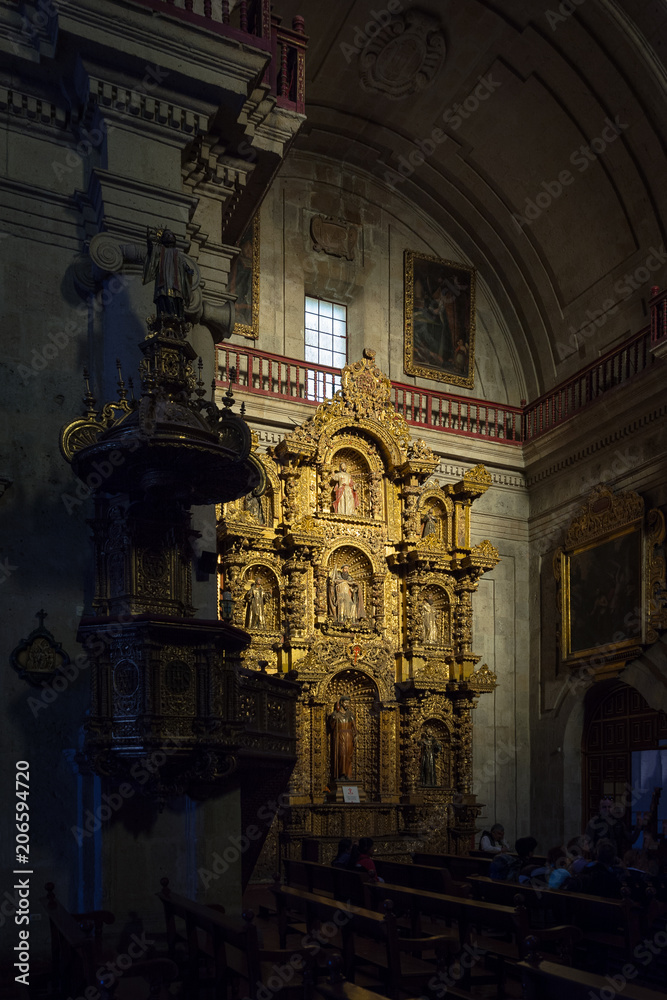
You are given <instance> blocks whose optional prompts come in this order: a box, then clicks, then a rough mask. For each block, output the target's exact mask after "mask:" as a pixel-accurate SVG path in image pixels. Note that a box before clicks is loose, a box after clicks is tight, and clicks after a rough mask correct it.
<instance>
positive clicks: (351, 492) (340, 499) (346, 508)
mask: <svg viewBox="0 0 667 1000" xmlns="http://www.w3.org/2000/svg"><path fill="white" fill-rule="evenodd" d="M331 478H332V480H333V482H334V483H335V484H336V485H335V487H334V502H333V509H334V512H335V513H336V514H355V513H356V510H357V507H358V506H359V497H358V496H357V489H356V486H355V485H354V481H353V479H352V476H351V475H350V473H349V472H348V471H347V465H346V464H345V462H341V463H340V466H339V468H338V472H334V474H333V476H332V477H331Z"/></svg>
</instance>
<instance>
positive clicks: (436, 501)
mask: <svg viewBox="0 0 667 1000" xmlns="http://www.w3.org/2000/svg"><path fill="white" fill-rule="evenodd" d="M452 507H453V505H452V502H451V500H448V498H447V497H443V496H442V495H440V493H439V491H438V492H435V491H432V492H429V493H427V494H424V495H423V496H422V498H421V500H420V503H419V519H420V532H421V537H422V538H430V537H432V538H434V539H435V541H436V542H437V543H438V544H439V545H446V546H449V545H451V543H452Z"/></svg>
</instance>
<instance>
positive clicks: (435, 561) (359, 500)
mask: <svg viewBox="0 0 667 1000" xmlns="http://www.w3.org/2000/svg"><path fill="white" fill-rule="evenodd" d="M256 457H258V458H259V460H260V461H261V462H262V464H263V466H264V469H265V474H266V484H265V487H264V491H263V494H262V495H261V496H258V495H256V493H257V491H256V493H255V495H251V496H248V497H245V498H243V499H241V500H238V501H235V502H233V503H228V504H226V505H224V507H223V508H221V513H222V517H221V519H220V526H219V538H220V551H221V588H222V590H223V592H226V594H225V599H226V600H227V602H229V600H230V598H231V600H232V602H233V612H232V614H233V623H234V624H235V625H238V626H241V627H245V628H246V629H247V630H248V631H249V632H250V634H251V635H252V642H251V644H250V646H249V648H248V649H247V650H246V651H245V653H244V654H242V655H243V660H244V666H246V667H250V668H253V669H256V670H262V671H268V672H269V673H277V674H282V675H283V676H285V677H288V678H289V679H290V680H297V681H298V683H299V684H300V687H301V694H300V697H299V701H298V705H297V736H298V741H297V763H296V766H295V768H294V771H293V773H292V776H291V781H290V784H289V789H288V794H287V798H286V799H285V800H284V801H287V799H288V800H289V804H288V805H287V806H286V808H285V809H284V810H282V816H281V818H280V821H279V823H280V829H276V828H275V826H276V824H274V830H273V831H272V836H271V837H270V838H269V841H268V842H267V848H266V850H267V851H268V852H272V851H273V850H275V849H277V847H278V844H277V843H276V838H278V839H279V840H280V843H281V846H282V851H283V853H287V854H288V855H290V856H293V857H300V856H301V850H302V841H303V840H304V839H307V838H312V837H317V838H319V839H320V842H323V843H324V844H329V845H331V846H332V845H333V844H334V842H335V841H336V840H337V839H338V838H339V837H341V836H348V835H349V836H353V837H357V836H361V835H369V836H373V837H374V838H375V839H376V848H377V850H378V852H381V853H382V854H384V855H391V854H401V853H404V852H406V851H408V850H410V849H415V846H416V845H417V844H424V842H427V843H429V844H430V845H431V846H433V847H436V846H437V847H439V848H440V849H450V850H459V849H467V848H468V846H469V843H470V838H471V836H472V834H473V833H474V830H475V820H476V817H477V815H478V813H479V810H480V806H479V805H476V803H475V796H474V794H473V792H472V710H473V708H474V706H475V704H476V700H477V698H478V696H479V695H480V694H481V693H483V692H485V691H491V690H493V688H494V686H495V680H496V679H495V676H494V675H493V674H492V673H491V671H489V669H488V668H487V667H486V666H482V667H481V668H479V669H478V670H475V664H476V663H477V661H478V659H479V657H477V656H475V654H474V652H473V648H472V595H473V592H474V591H475V589H476V588H477V585H478V581H479V578H480V576H481V575H482V573H484V572H486V571H487V570H489V569H491V568H492V567H493V566H494V565H495V564H496V563H497V562H498V558H499V557H498V553H497V551H496V549H495V548H494V547H493V545H492V544H491V543H490V542H488V541H484V542H482V543H481V544H479V545H476V546H471V544H470V516H471V508H472V504H473V502H474V501H475V500H476V499H477V497H479V496H481V495H482V494H483V493H485V492H486V490H487V489H488V487H489V484H490V482H491V478H490V476H489V475H488V473H487V472H486V471H485V469H484V468H483V467H482V466H477V467H476V468H474V469H472V470H471V471H470V472H468V473H466V475H465V476H464V477H463V479H462V480H461V481H460V482H458V483H456V484H454V485H449V484H448V485H445V486H442V487H441V486H439V485H438V484H437V483H436V482H435V481H434V480H433V479H432V478H431V477H432V475H433V473H434V472H435V470H436V468H437V465H438V460H437V458H436V457H435V455H434V454H433V452H432V451H431V449H430V448H429V447H427V446H426V444H425V443H424V442H423V441H422V440H413V439H412V437H411V434H410V429H409V427H408V425H407V423H406V422H405V420H404V419H403V417H402V416H400V415H399V414H397V413H396V411H395V410H394V408H393V406H392V403H391V383H390V382H389V380H388V379H387V378H386V376H385V375H384V374H383V373H382V372H381V371H380V370H379V368H378V367H377V366H376V364H375V361H374V352H373V351H368V350H367V351H364V357H363V359H362V360H360V361H358V362H356V363H354V364H350V365H348V366H347V367H346V368H345V369H344V370H343V373H342V388H341V389H340V390H339V391H338V392H337V393H336V395H335V396H334V398H333V399H332V400H330V401H327V402H323V403H322V404H321V405H320V406H319V407H318V409H317V411H316V412H315V414H314V415H313V416H312V417H310V418H309V419H307V420H306V421H305V423H304V424H303V425H302V426H301V427H298V428H296V429H295V430H294V431H293V432H291V433H290V434H288V435H287V436H286V437H285V439H284V440H283V441H281V442H280V444H279V445H278V446H277V447H275V448H272V449H270V450H269V451H268V452H267V453H266V454H264V455H261V456H256ZM345 696H347V697H348V698H349V705H348V706H347V708H348V710H349V711H350V712H351V718H352V720H353V723H352V728H353V729H354V730H355V735H354V740H349V745H348V758H350V759H349V766H348V767H347V770H348V771H349V773H347V774H343V775H341V774H336V773H335V769H334V759H336V760H338V757H339V755H337V754H335V753H334V751H333V744H334V740H336V739H337V738H338V736H337V732H336V715H335V709H336V708H337V707H338V706H339V702H340V700H341V699H342V698H343V697H345ZM343 707H345V706H343ZM243 711H245V712H246V713H248V714H252V712H253V707H252V702H248V704H247V705H245V704H244V705H243ZM340 766H342V765H338V767H340ZM350 789H351V791H350ZM357 798H358V801H356V799H357ZM350 799H353V800H355V801H350ZM327 854H328V852H327V851H326V850H325V851H324V852H323V856H325V857H326V856H327ZM265 861H266V863H267V864H269V862H270V858H269V857H267V856H266V855H265ZM272 863H273V864H275V860H273V862H272Z"/></svg>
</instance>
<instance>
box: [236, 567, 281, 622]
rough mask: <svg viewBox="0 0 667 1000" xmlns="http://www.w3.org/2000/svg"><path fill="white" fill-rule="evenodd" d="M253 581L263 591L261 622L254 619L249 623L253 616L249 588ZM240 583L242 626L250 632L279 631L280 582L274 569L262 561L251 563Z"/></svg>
mask: <svg viewBox="0 0 667 1000" xmlns="http://www.w3.org/2000/svg"><path fill="white" fill-rule="evenodd" d="M255 581H257V583H258V584H259V586H260V588H261V590H262V592H263V602H262V603H263V615H264V622H263V624H257V622H256V620H255V622H254V623H251V619H252V618H253V611H252V609H253V601H252V594H251V590H252V586H253V584H254V582H255ZM241 585H242V591H243V596H242V600H243V613H242V618H243V626H242V627H243V628H246V629H248V631H250V632H255V631H260V632H280V628H281V616H280V604H281V600H280V582H279V580H278V577H277V575H276V572H275V570H274V569H273V568H272V567H270V566H266V565H264V564H263V563H251V564H250V565H249V566H247V567H246V568H245V570H244V572H243V576H242V578H241ZM255 607H256V602H255ZM255 614H256V613H255Z"/></svg>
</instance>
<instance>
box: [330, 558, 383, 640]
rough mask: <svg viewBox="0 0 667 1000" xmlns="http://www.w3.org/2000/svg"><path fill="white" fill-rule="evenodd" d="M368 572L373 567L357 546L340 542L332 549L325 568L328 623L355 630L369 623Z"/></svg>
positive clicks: (370, 571)
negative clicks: (338, 545)
mask: <svg viewBox="0 0 667 1000" xmlns="http://www.w3.org/2000/svg"><path fill="white" fill-rule="evenodd" d="M372 576H373V567H372V566H371V563H370V561H369V559H368V558H367V556H366V555H365V554H364V553H363V552H361V551H360V550H359V549H357V548H355V547H354V546H352V545H343V546H340V547H339V548H337V549H335V550H334V552H332V554H331V556H330V558H329V564H328V570H327V613H328V619H329V622H330V624H331V625H333V626H335V627H339V628H343V629H352V630H353V631H355V630H357V629H358V628H359V627H360V626H362V625H366V626H369V625H370V624H372V616H373V609H372V607H371V580H372Z"/></svg>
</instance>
